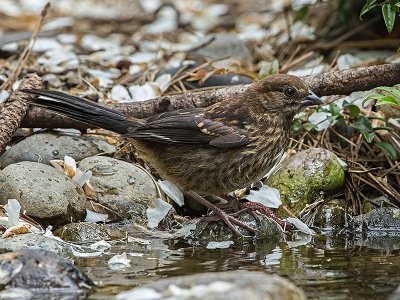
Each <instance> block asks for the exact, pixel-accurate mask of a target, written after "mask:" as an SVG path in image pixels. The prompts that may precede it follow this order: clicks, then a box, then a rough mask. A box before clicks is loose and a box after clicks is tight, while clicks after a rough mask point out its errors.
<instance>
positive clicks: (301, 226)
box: [286, 217, 315, 234]
mask: <svg viewBox="0 0 400 300" xmlns="http://www.w3.org/2000/svg"><path fill="white" fill-rule="evenodd" d="M286 220H287V221H288V222H290V223H292V224H293V225H294V227H296V228H297V230H299V231H301V232H304V233H307V234H315V232H314V230H312V229H311V228H310V227H308V226H307V225H306V224H305V223H303V222H302V221H300V220H299V219H298V218H292V217H289V218H286Z"/></svg>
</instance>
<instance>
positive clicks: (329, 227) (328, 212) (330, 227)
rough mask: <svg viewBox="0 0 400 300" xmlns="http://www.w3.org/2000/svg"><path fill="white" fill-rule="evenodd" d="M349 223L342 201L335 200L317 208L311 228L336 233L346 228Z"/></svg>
mask: <svg viewBox="0 0 400 300" xmlns="http://www.w3.org/2000/svg"><path fill="white" fill-rule="evenodd" d="M351 221H352V217H351V216H350V215H349V214H348V213H347V212H346V205H345V202H344V200H338V199H335V200H331V201H329V202H327V203H324V204H322V205H320V206H318V207H317V213H316V214H315V216H314V218H313V222H312V226H314V227H318V228H319V229H321V230H323V231H329V232H338V231H341V230H342V229H344V228H346V227H348V226H349V225H350V223H351Z"/></svg>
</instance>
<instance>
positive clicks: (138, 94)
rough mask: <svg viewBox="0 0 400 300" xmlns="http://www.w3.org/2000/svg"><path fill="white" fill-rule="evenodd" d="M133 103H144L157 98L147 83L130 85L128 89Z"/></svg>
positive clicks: (154, 90)
mask: <svg viewBox="0 0 400 300" xmlns="http://www.w3.org/2000/svg"><path fill="white" fill-rule="evenodd" d="M129 92H130V93H131V96H132V100H133V101H144V100H148V99H152V98H155V97H157V93H156V89H155V88H154V87H153V86H152V85H150V84H149V83H145V84H144V85H142V86H140V85H131V86H130V87H129Z"/></svg>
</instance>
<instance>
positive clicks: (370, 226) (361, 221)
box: [354, 207, 400, 236]
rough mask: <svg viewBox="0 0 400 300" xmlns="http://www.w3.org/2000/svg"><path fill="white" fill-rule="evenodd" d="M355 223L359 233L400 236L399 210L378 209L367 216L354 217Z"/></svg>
mask: <svg viewBox="0 0 400 300" xmlns="http://www.w3.org/2000/svg"><path fill="white" fill-rule="evenodd" d="M354 222H355V229H356V231H358V232H365V233H372V232H376V233H379V234H381V235H390V234H393V235H399V236H400V209H398V208H389V207H382V208H376V209H373V210H371V211H370V212H369V213H367V214H364V215H360V216H356V217H354Z"/></svg>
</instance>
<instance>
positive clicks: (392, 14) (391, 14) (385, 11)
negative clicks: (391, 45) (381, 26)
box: [382, 3, 396, 32]
mask: <svg viewBox="0 0 400 300" xmlns="http://www.w3.org/2000/svg"><path fill="white" fill-rule="evenodd" d="M382 15H383V19H384V20H385V24H386V28H387V31H388V32H392V30H393V25H394V20H395V18H396V11H395V10H393V9H392V7H391V6H390V4H389V3H385V4H383V5H382Z"/></svg>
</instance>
